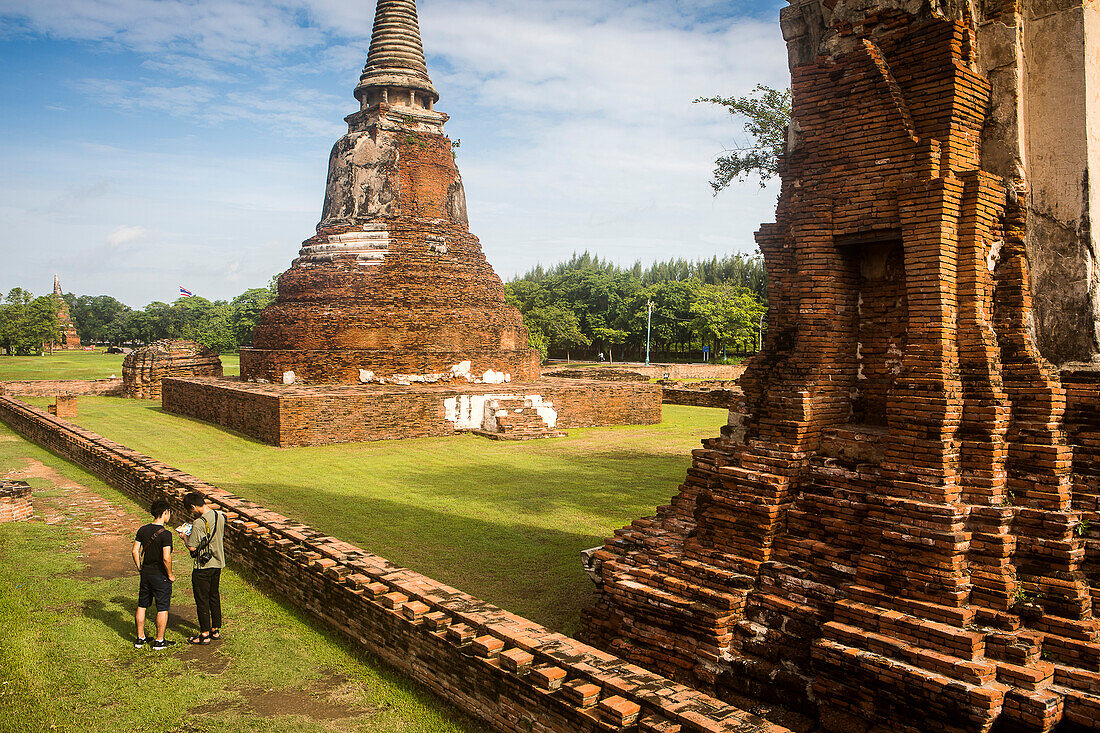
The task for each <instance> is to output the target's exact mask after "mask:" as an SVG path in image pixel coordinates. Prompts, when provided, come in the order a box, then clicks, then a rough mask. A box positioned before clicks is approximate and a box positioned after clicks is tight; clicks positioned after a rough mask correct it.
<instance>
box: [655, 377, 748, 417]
mask: <svg viewBox="0 0 1100 733" xmlns="http://www.w3.org/2000/svg"><path fill="white" fill-rule="evenodd" d="M743 396H744V393H743V392H742V391H741V388H740V387H738V386H737V383H736V382H732V381H725V382H703V383H701V384H675V383H672V384H663V385H662V388H661V399H662V400H663V401H664V403H665V404H666V405H689V406H692V407H720V408H723V409H726V410H728V409H731V408H732V407H734V405H736V404H737V402H738V401H739V400H740V399H741V398H742V397H743Z"/></svg>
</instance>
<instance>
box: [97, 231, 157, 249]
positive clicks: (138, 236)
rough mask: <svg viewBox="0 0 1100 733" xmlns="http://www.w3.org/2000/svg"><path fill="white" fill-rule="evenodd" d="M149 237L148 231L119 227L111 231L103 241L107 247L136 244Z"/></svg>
mask: <svg viewBox="0 0 1100 733" xmlns="http://www.w3.org/2000/svg"><path fill="white" fill-rule="evenodd" d="M148 236H149V230H148V229H146V228H145V227H140V226H119V227H115V228H114V229H112V230H111V233H110V234H108V235H107V239H106V240H105V242H106V244H107V246H108V247H114V248H117V247H122V246H124V245H127V244H137V243H139V242H141V241H143V240H144V239H146V238H147V237H148Z"/></svg>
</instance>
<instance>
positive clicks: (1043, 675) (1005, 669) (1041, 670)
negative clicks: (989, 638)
mask: <svg viewBox="0 0 1100 733" xmlns="http://www.w3.org/2000/svg"><path fill="white" fill-rule="evenodd" d="M997 681H999V682H1003V683H1005V684H1006V685H1012V686H1013V687H1018V688H1020V689H1022V690H1031V691H1038V690H1045V689H1046V688H1048V687H1050V686H1051V685H1052V684H1053V683H1054V665H1053V664H1051V663H1050V662H1043V661H1039V662H1034V663H1032V664H1029V665H1027V666H1020V665H1016V664H1011V663H1009V662H998V663H997Z"/></svg>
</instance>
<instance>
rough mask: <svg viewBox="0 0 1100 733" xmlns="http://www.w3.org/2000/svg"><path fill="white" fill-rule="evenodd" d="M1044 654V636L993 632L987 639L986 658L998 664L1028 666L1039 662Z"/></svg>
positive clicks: (1030, 633)
mask: <svg viewBox="0 0 1100 733" xmlns="http://www.w3.org/2000/svg"><path fill="white" fill-rule="evenodd" d="M1042 652H1043V635H1042V634H1037V633H1034V632H1020V633H999V632H992V633H988V634H986V637H985V656H986V658H987V659H995V660H997V661H998V662H1007V663H1009V664H1015V665H1020V666H1027V665H1030V664H1034V663H1035V662H1038V661H1039V660H1040V658H1041V656H1042Z"/></svg>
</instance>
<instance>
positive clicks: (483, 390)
mask: <svg viewBox="0 0 1100 733" xmlns="http://www.w3.org/2000/svg"><path fill="white" fill-rule="evenodd" d="M461 394H521V395H536V394H537V395H542V396H543V397H544V398H545V399H547V400H549V401H551V402H553V403H554V407H555V409H556V410H557V412H558V423H557V428H558V429H568V428H578V427H600V426H608V425H655V424H657V423H660V421H661V396H660V389H659V387H657V386H656V385H651V384H647V383H614V382H578V381H573V380H566V379H561V380H557V379H544V380H540V381H539V382H536V383H533V384H517V383H510V384H500V385H477V386H476V388H475V386H474V385H465V386H463V385H455V386H453V387H449V386H439V385H415V386H411V387H393V386H389V387H379V386H369V385H362V386H352V385H317V386H313V385H301V386H299V385H294V386H284V385H262V384H252V383H248V382H241V381H239V380H225V379H222V380H217V379H169V380H165V382H164V394H163V405H164V409H165V411H167V412H170V413H173V414H178V415H186V416H188V417H194V418H197V419H199V420H205V421H207V422H212V423H215V424H217V425H221V426H223V427H226V428H229V429H231V430H235V431H237V432H240V433H243V434H245V435H248V436H250V437H252V438H255V439H257V440H262V441H263V442H265V443H269V444H271V445H279V446H283V447H289V446H302V445H326V444H329V443H334V442H359V441H370V440H400V439H403V438H414V437H430V436H441V435H451V434H453V433H454V426H453V424H452V423H448V422H447V421H446V419H445V410H444V400H446V399H447V398H449V397H454V396H455V395H461Z"/></svg>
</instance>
